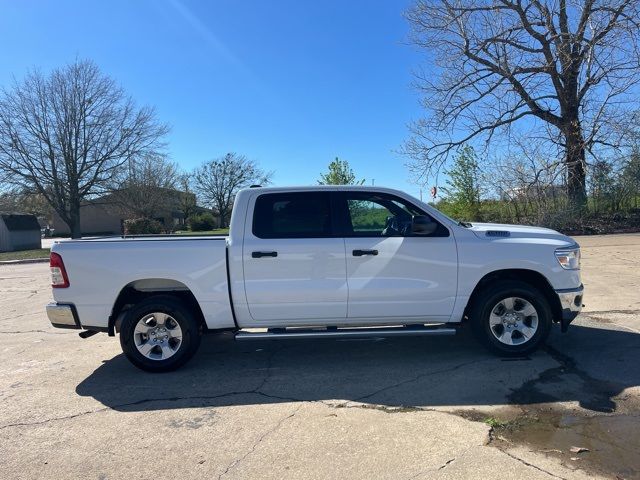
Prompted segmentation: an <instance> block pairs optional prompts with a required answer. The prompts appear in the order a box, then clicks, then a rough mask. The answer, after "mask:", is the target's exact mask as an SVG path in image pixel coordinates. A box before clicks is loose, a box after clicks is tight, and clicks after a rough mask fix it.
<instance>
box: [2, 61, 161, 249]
mask: <svg viewBox="0 0 640 480" xmlns="http://www.w3.org/2000/svg"><path fill="white" fill-rule="evenodd" d="M167 131H168V128H167V127H166V126H165V125H163V124H160V123H159V122H158V121H157V120H156V118H155V113H154V111H153V109H151V108H148V107H143V108H137V107H136V105H135V104H134V102H133V100H132V99H131V98H129V97H128V96H126V95H125V93H124V91H123V90H122V88H120V87H119V86H118V85H117V84H116V83H115V81H114V80H113V79H111V78H110V77H108V76H106V75H104V74H102V73H101V72H100V70H99V69H98V67H97V66H96V65H95V64H94V63H93V62H91V61H76V62H74V63H72V64H70V65H67V66H65V67H62V68H59V69H56V70H54V71H53V72H51V74H50V75H48V76H45V75H43V74H42V73H40V72H39V71H33V72H31V73H29V74H28V75H27V76H26V78H25V79H24V80H23V81H21V82H18V81H14V84H13V86H12V87H11V88H10V89H3V90H2V92H1V93H0V171H3V172H5V174H8V177H7V178H8V181H9V182H11V183H12V184H14V185H18V186H20V187H23V188H26V189H29V190H31V191H35V192H37V193H39V194H41V195H43V196H44V197H45V198H46V200H47V201H48V202H49V204H50V205H51V206H52V208H53V209H54V210H55V211H56V212H57V213H58V215H60V217H61V218H62V220H64V221H65V222H66V223H67V224H68V225H69V228H70V229H71V235H72V237H74V238H77V237H79V236H80V235H81V232H80V204H81V202H82V201H83V200H84V199H86V198H90V197H91V196H93V195H96V194H97V193H100V192H101V190H102V189H103V188H104V187H105V186H106V185H108V184H110V183H111V182H112V181H113V177H114V175H115V173H116V172H117V169H118V167H119V166H120V165H122V164H124V163H125V162H127V161H128V160H129V159H131V158H136V157H138V156H141V155H145V154H148V153H151V152H154V151H156V150H157V149H158V148H160V147H161V146H162V145H161V143H160V140H161V138H162V137H163V136H164V135H165V134H166V133H167Z"/></svg>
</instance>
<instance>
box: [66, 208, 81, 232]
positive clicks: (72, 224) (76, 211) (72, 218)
mask: <svg viewBox="0 0 640 480" xmlns="http://www.w3.org/2000/svg"><path fill="white" fill-rule="evenodd" d="M69 229H70V230H71V238H82V230H81V229H80V206H76V205H71V208H70V211H69Z"/></svg>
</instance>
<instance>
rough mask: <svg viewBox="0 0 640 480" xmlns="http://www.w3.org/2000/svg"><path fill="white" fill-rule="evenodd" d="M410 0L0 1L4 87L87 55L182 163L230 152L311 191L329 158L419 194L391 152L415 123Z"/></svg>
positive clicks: (380, 182)
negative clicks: (157, 125)
mask: <svg viewBox="0 0 640 480" xmlns="http://www.w3.org/2000/svg"><path fill="white" fill-rule="evenodd" d="M408 5H409V1H408V0H401V1H400V0H394V1H388V0H349V1H339V0H327V1H324V0H323V1H321V2H315V1H313V2H312V1H293V0H274V1H260V0H245V1H234V0H215V1H204V0H202V1H195V0H136V1H132V0H109V1H100V2H98V1H88V0H84V1H80V0H78V1H66V0H56V1H53V0H51V1H46V2H45V1H33V0H21V1H12V0H0V7H1V8H2V15H1V16H0V42H1V44H2V45H3V48H2V49H0V84H2V85H7V84H8V83H9V82H10V81H11V78H12V76H14V75H15V76H16V77H17V78H20V77H22V76H23V75H24V74H25V72H26V71H27V70H28V69H30V68H32V67H39V68H41V69H42V70H43V71H47V70H49V69H51V68H53V67H56V66H59V65H63V64H65V63H67V62H70V61H73V60H74V59H75V58H76V57H79V58H90V59H93V60H94V61H95V62H96V63H97V64H98V65H99V66H100V68H101V69H102V70H103V71H104V72H105V73H107V74H109V75H111V76H112V77H114V78H115V79H116V80H117V81H118V82H120V83H121V84H122V86H123V87H124V88H125V89H126V91H127V92H128V93H129V94H130V95H132V96H133V97H134V98H135V99H136V101H138V102H139V103H145V104H150V105H155V107H156V109H157V113H158V116H159V118H160V119H161V120H163V121H166V122H167V123H169V124H170V125H171V127H172V131H171V134H170V136H169V138H168V140H169V151H170V155H171V158H172V159H173V160H174V161H176V162H178V163H179V164H180V165H181V166H182V167H183V168H185V169H190V168H192V167H193V166H195V165H197V164H198V163H200V162H202V161H204V160H207V159H210V158H213V157H217V156H220V155H222V154H224V153H225V152H228V151H235V152H238V153H242V154H244V155H247V156H248V157H250V158H252V159H255V160H257V161H259V162H260V164H261V166H263V168H265V169H266V170H273V171H274V172H275V176H274V183H275V184H278V185H287V184H312V183H315V182H316V180H317V178H318V176H319V173H320V172H322V171H324V170H325V169H326V166H327V164H328V163H329V162H330V161H331V160H332V159H333V158H334V157H335V156H339V157H340V158H342V159H345V160H348V161H349V162H350V163H351V165H352V166H353V168H354V170H355V171H356V173H357V174H358V175H360V176H361V177H365V178H367V181H368V182H370V181H371V179H375V183H376V185H386V186H391V187H396V188H401V189H404V190H407V191H409V192H411V193H413V194H415V195H418V194H419V193H418V192H419V187H417V186H416V185H413V184H411V183H410V182H409V179H410V176H409V172H408V170H407V169H406V168H405V166H404V163H405V162H406V159H405V158H403V157H402V156H401V155H399V154H398V153H395V152H394V151H397V150H398V148H399V147H400V146H401V144H402V142H403V141H404V139H405V138H406V137H407V127H406V126H407V123H408V122H410V120H411V119H413V118H416V117H417V116H419V115H420V109H419V106H418V97H417V93H416V92H415V91H414V90H413V89H412V88H411V86H410V83H411V80H412V78H411V71H412V69H415V68H416V67H417V66H418V65H419V63H420V61H421V55H420V54H419V52H417V51H416V50H415V48H413V47H411V46H409V45H407V40H406V37H407V31H408V27H407V24H406V21H405V20H404V19H403V17H402V12H403V11H404V10H405V9H406V7H407V6H408Z"/></svg>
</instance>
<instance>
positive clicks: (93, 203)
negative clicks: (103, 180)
mask: <svg viewBox="0 0 640 480" xmlns="http://www.w3.org/2000/svg"><path fill="white" fill-rule="evenodd" d="M185 196H188V199H189V200H190V201H191V203H193V204H194V205H195V195H193V194H192V193H185V192H181V191H179V190H173V189H170V188H156V189H153V191H145V192H143V193H142V195H141V194H140V192H127V191H126V190H124V191H118V192H113V193H110V194H108V195H105V196H103V197H100V198H96V199H92V200H88V201H85V202H83V204H82V205H81V206H80V231H81V232H82V235H83V236H88V235H120V234H121V233H122V232H123V223H124V221H125V220H126V219H130V218H140V217H147V218H152V219H154V220H157V221H159V222H160V223H162V224H163V225H165V226H166V227H167V229H168V230H179V229H181V228H186V220H187V219H186V218H185V215H184V208H183V206H184V204H185ZM145 198H146V199H148V202H147V204H145ZM158 198H161V199H162V200H161V201H158ZM131 203H137V204H142V205H141V207H145V210H147V211H146V212H145V214H142V213H139V212H138V213H137V212H136V210H137V209H136V208H135V207H134V206H132V205H131ZM154 204H155V205H156V206H155V207H154V206H152V205H154ZM150 205H151V207H150ZM191 210H192V212H194V213H195V212H198V213H199V212H201V211H204V210H206V209H203V208H201V207H192V208H191ZM207 211H210V210H207ZM51 227H52V228H53V229H54V231H53V234H54V235H56V236H57V235H63V236H64V235H69V234H70V233H71V230H70V229H69V226H68V225H67V224H66V223H65V222H64V221H63V220H62V219H61V218H60V216H59V215H58V214H57V213H54V214H53V217H52V225H51Z"/></svg>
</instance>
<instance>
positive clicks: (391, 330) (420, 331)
mask: <svg viewBox="0 0 640 480" xmlns="http://www.w3.org/2000/svg"><path fill="white" fill-rule="evenodd" d="M455 334H456V329H455V328H450V327H443V326H440V325H438V326H432V325H431V326H426V325H410V326H406V327H404V326H399V327H363V328H354V327H342V328H335V327H334V328H331V327H329V328H326V329H320V328H289V329H287V328H272V329H269V330H267V331H266V332H265V331H260V332H252V331H246V330H240V331H238V332H236V334H235V338H236V340H270V339H274V340H276V339H277V340H280V339H286V338H300V339H305V338H376V337H380V338H386V337H411V336H422V335H455Z"/></svg>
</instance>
